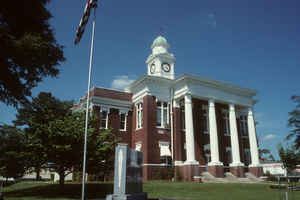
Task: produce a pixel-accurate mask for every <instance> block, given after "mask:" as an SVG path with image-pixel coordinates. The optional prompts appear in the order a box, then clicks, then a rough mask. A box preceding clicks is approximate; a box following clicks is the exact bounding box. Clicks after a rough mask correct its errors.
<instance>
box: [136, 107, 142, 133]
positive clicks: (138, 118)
mask: <svg viewBox="0 0 300 200" xmlns="http://www.w3.org/2000/svg"><path fill="white" fill-rule="evenodd" d="M142 127H143V103H138V104H136V129H140V128H142Z"/></svg>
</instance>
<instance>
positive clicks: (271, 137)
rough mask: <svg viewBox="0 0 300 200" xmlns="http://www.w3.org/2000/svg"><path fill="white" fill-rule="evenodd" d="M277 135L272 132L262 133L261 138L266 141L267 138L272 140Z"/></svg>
mask: <svg viewBox="0 0 300 200" xmlns="http://www.w3.org/2000/svg"><path fill="white" fill-rule="evenodd" d="M276 137H277V135H274V134H268V135H264V136H263V137H262V139H263V140H264V141H267V140H273V139H274V138H276Z"/></svg>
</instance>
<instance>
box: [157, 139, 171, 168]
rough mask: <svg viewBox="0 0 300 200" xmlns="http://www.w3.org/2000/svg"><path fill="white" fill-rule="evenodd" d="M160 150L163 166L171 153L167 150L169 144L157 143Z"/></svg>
mask: <svg viewBox="0 0 300 200" xmlns="http://www.w3.org/2000/svg"><path fill="white" fill-rule="evenodd" d="M158 145H159V148H160V159H161V160H165V164H166V165H167V164H168V157H170V156H171V151H170V149H169V142H159V143H158Z"/></svg>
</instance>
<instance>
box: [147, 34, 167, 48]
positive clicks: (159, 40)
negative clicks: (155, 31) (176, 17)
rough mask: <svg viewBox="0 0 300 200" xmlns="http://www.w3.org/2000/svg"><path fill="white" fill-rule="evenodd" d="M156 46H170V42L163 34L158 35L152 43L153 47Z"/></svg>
mask: <svg viewBox="0 0 300 200" xmlns="http://www.w3.org/2000/svg"><path fill="white" fill-rule="evenodd" d="M155 46H166V47H169V44H168V42H167V39H166V38H164V37H163V36H158V37H157V38H156V39H155V40H154V41H153V43H152V46H151V47H152V48H153V47H155Z"/></svg>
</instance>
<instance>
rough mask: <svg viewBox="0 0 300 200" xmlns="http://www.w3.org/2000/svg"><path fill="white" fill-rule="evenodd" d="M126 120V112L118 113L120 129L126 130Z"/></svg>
mask: <svg viewBox="0 0 300 200" xmlns="http://www.w3.org/2000/svg"><path fill="white" fill-rule="evenodd" d="M126 121H127V115H126V113H120V130H121V131H126Z"/></svg>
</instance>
